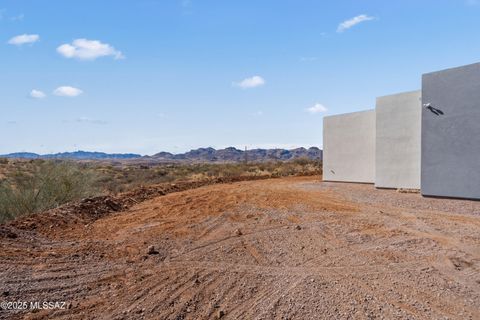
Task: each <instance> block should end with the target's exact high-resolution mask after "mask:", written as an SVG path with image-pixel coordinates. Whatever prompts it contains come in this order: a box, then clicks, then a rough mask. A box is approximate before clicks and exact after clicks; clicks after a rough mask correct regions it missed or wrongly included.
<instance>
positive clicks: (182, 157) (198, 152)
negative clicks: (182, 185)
mask: <svg viewBox="0 0 480 320" xmlns="http://www.w3.org/2000/svg"><path fill="white" fill-rule="evenodd" d="M0 157H1V158H21V159H73V160H108V159H112V160H135V159H137V160H142V159H145V160H154V161H158V162H240V161H245V160H247V161H269V160H278V161H288V160H293V159H298V158H308V159H318V160H321V159H322V150H320V149H319V148H317V147H311V148H309V149H305V148H297V149H292V150H286V149H252V150H247V151H246V152H245V151H244V150H240V149H236V148H233V147H229V148H225V149H219V150H216V149H214V148H199V149H195V150H191V151H188V152H186V153H180V154H173V153H169V152H159V153H157V154H154V155H153V156H142V155H139V154H134V153H121V154H111V153H103V152H88V151H75V152H62V153H55V154H43V155H40V154H36V153H31V152H17V153H10V154H6V155H0Z"/></svg>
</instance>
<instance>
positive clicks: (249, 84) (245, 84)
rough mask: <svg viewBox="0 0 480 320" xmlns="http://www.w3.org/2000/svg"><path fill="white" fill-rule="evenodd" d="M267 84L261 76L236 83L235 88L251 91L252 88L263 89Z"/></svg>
mask: <svg viewBox="0 0 480 320" xmlns="http://www.w3.org/2000/svg"><path fill="white" fill-rule="evenodd" d="M265 83H266V81H265V79H263V78H262V77H261V76H253V77H250V78H246V79H243V80H242V81H240V82H234V83H233V86H235V87H240V88H242V89H250V88H256V87H261V86H263V85H265Z"/></svg>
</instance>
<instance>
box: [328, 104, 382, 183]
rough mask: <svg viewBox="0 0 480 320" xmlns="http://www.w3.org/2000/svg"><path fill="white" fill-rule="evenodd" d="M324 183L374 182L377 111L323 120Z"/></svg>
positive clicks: (330, 117)
mask: <svg viewBox="0 0 480 320" xmlns="http://www.w3.org/2000/svg"><path fill="white" fill-rule="evenodd" d="M323 151H324V152H323V180H325V181H343V182H364V183H374V181H375V110H368V111H361V112H354V113H347V114H342V115H336V116H329V117H325V118H324V119H323Z"/></svg>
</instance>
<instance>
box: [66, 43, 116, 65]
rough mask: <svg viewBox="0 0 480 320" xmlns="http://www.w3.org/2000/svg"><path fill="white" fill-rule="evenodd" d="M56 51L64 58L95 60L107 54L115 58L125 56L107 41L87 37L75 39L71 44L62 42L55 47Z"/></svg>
mask: <svg viewBox="0 0 480 320" xmlns="http://www.w3.org/2000/svg"><path fill="white" fill-rule="evenodd" d="M57 52H58V53H59V54H61V55H62V56H64V57H65V58H75V59H79V60H95V59H97V58H100V57H107V56H112V57H113V58H114V59H115V60H119V59H124V58H125V56H124V55H123V53H122V52H120V51H118V50H116V49H115V48H114V47H113V46H111V45H109V44H108V43H102V42H100V41H98V40H88V39H76V40H74V41H73V42H72V43H71V44H69V43H65V44H62V45H61V46H59V47H58V48H57Z"/></svg>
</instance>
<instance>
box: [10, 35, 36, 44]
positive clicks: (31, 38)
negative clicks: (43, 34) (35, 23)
mask: <svg viewBox="0 0 480 320" xmlns="http://www.w3.org/2000/svg"><path fill="white" fill-rule="evenodd" d="M39 40H40V36H39V35H38V34H21V35H19V36H16V37H13V38H11V39H10V40H8V43H9V44H13V45H15V46H21V45H24V44H27V43H35V42H37V41H39Z"/></svg>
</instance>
